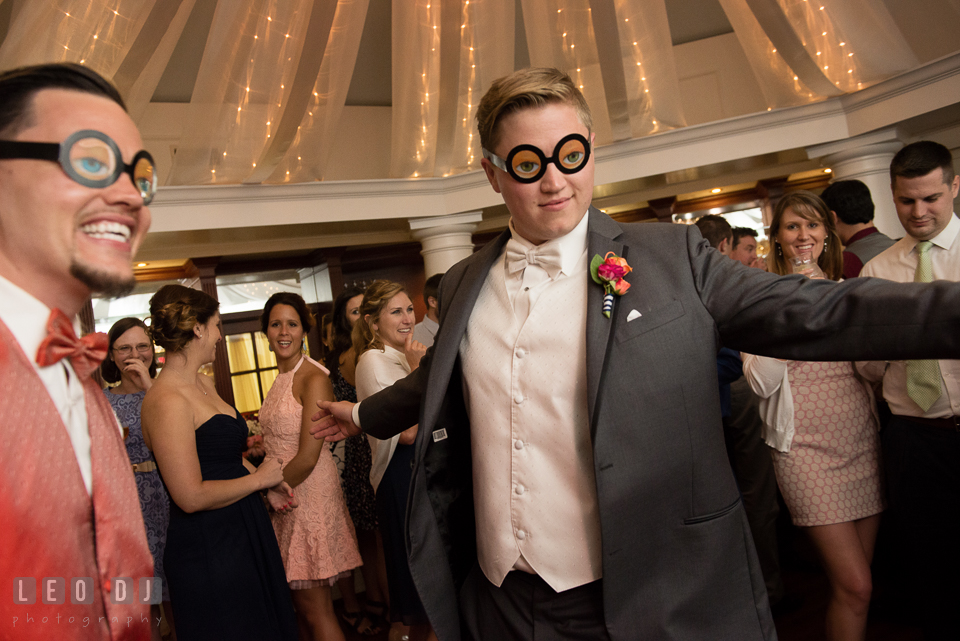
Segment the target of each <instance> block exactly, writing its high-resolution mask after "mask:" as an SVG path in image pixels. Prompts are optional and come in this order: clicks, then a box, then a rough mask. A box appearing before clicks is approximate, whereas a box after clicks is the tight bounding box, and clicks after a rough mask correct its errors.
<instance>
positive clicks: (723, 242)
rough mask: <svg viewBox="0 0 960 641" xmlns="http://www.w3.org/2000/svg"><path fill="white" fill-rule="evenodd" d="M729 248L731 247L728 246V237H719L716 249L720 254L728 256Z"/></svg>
mask: <svg viewBox="0 0 960 641" xmlns="http://www.w3.org/2000/svg"><path fill="white" fill-rule="evenodd" d="M730 249H731V247H730V239H729V238H721V239H720V244H719V245H718V246H717V251H719V252H720V253H721V254H723V255H724V256H729V255H730Z"/></svg>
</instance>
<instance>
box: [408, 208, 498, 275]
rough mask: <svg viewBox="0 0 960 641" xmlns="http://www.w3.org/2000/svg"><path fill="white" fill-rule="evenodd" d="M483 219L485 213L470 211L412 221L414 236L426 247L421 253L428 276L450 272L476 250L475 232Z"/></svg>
mask: <svg viewBox="0 0 960 641" xmlns="http://www.w3.org/2000/svg"><path fill="white" fill-rule="evenodd" d="M482 219H483V212H481V211H468V212H464V213H460V214H450V215H448V216H430V217H428V218H411V219H409V220H408V222H409V224H410V231H411V233H412V235H413V237H414V238H416V239H417V240H419V241H420V244H421V245H422V246H423V249H421V250H420V254H421V255H422V256H423V265H424V272H425V274H426V276H427V277H428V278H429V277H430V276H433V275H434V274H440V273H443V272H445V271H447V270H448V269H450V268H451V267H453V265H455V264H456V263H458V262H459V261H461V260H463V259H464V258H466V257H468V256H469V255H470V254H472V253H473V236H472V234H473V232H474V230H476V228H477V224H478V223H479V222H480V221H481V220H482Z"/></svg>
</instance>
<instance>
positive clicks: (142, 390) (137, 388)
mask: <svg viewBox="0 0 960 641" xmlns="http://www.w3.org/2000/svg"><path fill="white" fill-rule="evenodd" d="M147 331H148V330H147V326H146V325H145V324H144V322H143V321H142V320H140V319H139V318H121V319H120V320H118V321H117V322H116V323H114V324H113V327H111V328H110V331H109V332H108V333H107V340H108V341H109V347H108V350H107V357H106V358H105V359H103V362H102V363H101V364H100V375H101V376H103V380H105V381H106V382H108V383H119V385H117V386H116V387H108V388H107V389H105V390H103V393H104V394H106V396H107V400H108V401H110V405H111V406H112V407H113V411H114V413H116V415H117V418H118V419H119V420H120V425H122V426H123V432H124V438H125V442H126V446H127V455H128V456H129V457H130V462H131V463H132V464H133V475H134V479H136V481H137V494H139V495H140V511H141V512H142V513H143V525H144V527H145V528H146V530H147V544H148V545H149V546H150V554H151V555H152V556H153V575H154V576H156V577H159V578H160V579H161V584H162V586H163V613H164V616H166V618H167V624H168V625H169V626H170V639H173V640H175V639H176V638H177V635H176V632H175V631H174V630H173V615H172V614H171V609H170V592H169V590H168V589H167V577H166V575H165V574H164V572H163V550H164V547H165V546H166V543H167V524H168V523H169V521H170V497H169V496H168V495H167V490H166V489H165V488H164V487H163V482H162V481H161V480H160V474H159V473H158V472H157V462H156V461H155V460H154V459H153V454H152V453H151V452H150V450H148V449H147V445H146V443H144V442H143V430H142V429H141V427H140V406H141V405H143V397H144V395H145V394H146V393H147V390H148V389H150V386H151V385H153V379H154V377H155V376H156V375H157V359H156V357H155V355H154V352H153V341H152V340H150V335H149V334H148V333H147ZM150 609H151V611H152V613H151V616H152V617H153V618H154V620H156V619H158V618H159V617H160V612H159V610H160V608H159V606H157V605H153V606H151V608H150ZM150 630H151V634H152V636H153V639H154V641H159V639H160V627H159V626H155V625H151V626H150Z"/></svg>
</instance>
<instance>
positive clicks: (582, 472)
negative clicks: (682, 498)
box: [460, 253, 601, 592]
mask: <svg viewBox="0 0 960 641" xmlns="http://www.w3.org/2000/svg"><path fill="white" fill-rule="evenodd" d="M530 269H531V268H527V271H530ZM536 269H538V270H539V268H536ZM586 270H587V255H586V253H584V255H583V256H581V258H580V261H579V262H578V263H577V267H576V269H574V270H573V275H572V276H571V277H567V276H565V275H564V274H561V275H560V276H559V277H558V278H557V280H555V281H549V280H547V281H546V282H543V283H541V284H539V285H535V286H533V288H532V290H533V291H529V292H525V291H523V288H521V291H520V293H519V294H518V296H527V295H529V296H530V299H529V300H530V309H529V316H528V317H527V318H526V319H523V318H522V314H523V313H524V312H525V311H526V305H525V304H524V302H523V301H518V303H517V308H518V309H519V310H520V315H519V316H518V314H517V313H515V311H514V305H512V304H511V301H510V299H509V295H508V293H507V288H506V284H505V269H504V256H503V255H501V256H500V259H499V260H498V261H497V262H496V263H495V264H494V266H493V267H492V268H491V270H490V273H489V275H488V276H487V279H486V282H485V283H484V285H483V288H482V290H481V292H480V296H479V298H478V299H477V302H476V304H475V306H474V308H473V312H472V313H471V315H470V320H469V322H468V325H467V331H466V333H465V334H464V337H463V340H462V342H461V344H460V355H461V358H462V363H463V380H464V395H465V398H466V400H467V409H468V412H469V416H470V425H471V447H472V451H473V493H474V502H475V509H476V522H477V548H478V556H479V562H480V567H481V569H482V570H483V572H484V574H485V575H486V577H487V579H489V580H490V581H491V582H492V583H493V584H495V585H497V586H499V585H500V584H501V583H502V582H503V579H504V577H505V576H506V575H507V573H508V572H510V571H511V570H513V569H521V570H525V571H528V572H530V571H532V572H535V573H536V574H538V575H540V577H541V578H543V579H544V580H545V581H546V582H547V583H548V584H549V585H550V586H551V587H552V588H553V589H554V590H556V591H558V592H561V591H563V590H568V589H571V588H574V587H577V586H579V585H583V584H585V583H589V582H592V581H595V580H597V579H599V578H600V577H601V550H600V520H599V510H598V505H597V489H596V479H595V476H594V468H593V445H592V443H591V440H590V421H589V416H588V409H587V406H588V403H587V382H586V314H587V311H588V310H587V309H586V300H587V287H588V284H589V276H588V275H587V271H586ZM540 271H541V272H542V270H540ZM527 282H528V279H526V278H525V279H524V286H526V285H527ZM594 311H595V312H596V313H597V314H599V313H601V312H600V310H599V309H597V310H594Z"/></svg>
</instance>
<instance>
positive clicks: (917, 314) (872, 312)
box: [360, 208, 960, 641]
mask: <svg viewBox="0 0 960 641" xmlns="http://www.w3.org/2000/svg"><path fill="white" fill-rule="evenodd" d="M588 215H589V216H590V219H589V233H588V245H589V247H588V255H589V257H592V256H593V255H595V254H599V255H601V256H603V255H605V254H606V253H607V252H609V251H612V252H616V253H617V254H618V255H620V256H622V257H624V258H626V259H627V261H628V262H629V264H630V265H631V266H632V267H633V269H634V271H633V273H632V274H630V276H629V277H628V282H630V283H631V285H632V286H631V288H630V290H629V291H628V292H627V293H626V294H625V295H624V296H622V297H620V298H618V299H617V301H616V304H615V307H614V310H613V313H612V317H611V318H609V319H608V318H605V317H604V316H603V315H602V313H601V301H602V296H603V291H602V288H601V287H600V286H599V285H594V284H591V285H590V289H589V295H588V300H586V301H584V304H586V305H587V384H588V389H589V411H590V416H591V422H590V427H591V432H592V437H593V447H594V465H595V472H596V479H597V493H598V497H599V503H600V524H601V531H602V539H603V595H604V596H603V598H604V616H605V621H606V624H607V628H608V630H609V632H610V635H611V637H612V638H613V639H641V638H642V639H683V640H684V641H690V640H696V639H702V640H704V641H719V640H723V639H730V640H736V641H744V640H747V639H774V638H776V632H775V630H774V627H773V621H772V619H771V616H770V609H769V606H768V604H767V598H766V593H765V589H764V583H763V578H762V576H761V573H760V569H759V565H758V563H757V559H756V553H755V551H754V548H753V542H752V539H751V537H750V532H749V528H748V525H747V521H746V517H745V515H744V511H743V506H742V504H741V501H740V495H739V492H738V491H737V486H736V484H735V482H734V479H733V476H732V474H731V471H730V465H729V463H728V461H727V456H726V451H725V448H724V440H723V432H722V427H721V422H720V407H719V394H718V385H717V369H716V355H717V350H718V348H719V346H720V345H721V342H722V343H723V344H724V345H726V346H728V347H731V348H734V349H738V350H742V351H748V352H751V353H756V354H766V355H770V356H777V357H781V358H790V359H798V360H874V359H895V358H904V357H907V356H910V357H926V356H934V355H936V354H940V355H941V356H949V357H951V358H956V357H960V332H957V331H956V328H957V327H958V326H960V325H958V321H960V285H952V284H946V283H934V284H931V285H927V286H923V285H915V284H891V283H888V282H886V281H881V280H878V279H855V280H851V281H847V282H845V283H840V284H837V283H834V282H832V281H813V280H809V279H806V278H804V277H801V276H787V277H778V276H775V275H772V274H767V273H765V272H762V271H760V270H757V269H751V268H747V267H744V266H742V265H741V264H740V263H739V262H737V261H733V260H730V259H728V258H726V257H724V256H721V255H720V254H719V253H717V252H716V251H714V250H713V249H710V248H709V245H708V244H707V243H706V241H704V240H703V239H702V238H701V236H700V233H699V231H698V230H697V229H696V228H695V227H692V226H691V227H681V226H679V225H658V224H635V225H621V224H619V223H616V222H615V221H613V220H612V219H610V218H609V217H607V216H606V215H605V214H602V213H601V212H599V211H597V210H595V209H592V208H591V210H590V212H589V214H588ZM508 238H509V232H505V233H504V235H502V236H501V237H500V238H498V239H497V240H496V241H494V242H491V243H489V244H488V245H487V246H486V247H484V248H483V249H481V250H480V251H479V252H477V253H476V254H474V255H473V256H471V257H469V258H467V259H466V260H464V261H462V262H460V263H458V264H457V265H455V266H454V267H453V268H451V269H450V270H449V271H448V272H447V274H446V275H445V276H444V279H443V282H442V283H441V286H440V297H439V300H440V330H439V332H438V333H437V336H436V341H435V343H434V346H433V347H432V348H431V349H430V350H429V351H428V353H427V355H426V356H425V357H424V360H423V361H422V362H421V366H420V367H419V368H418V369H417V370H415V371H414V373H413V374H411V375H410V376H408V377H407V378H405V379H403V380H401V381H398V382H397V383H396V384H395V385H393V386H392V387H390V388H387V389H385V390H383V391H382V392H380V393H379V394H376V395H374V396H372V397H370V398H368V399H367V400H365V401H364V402H363V403H362V404H361V406H360V420H361V422H362V424H363V427H364V430H365V431H366V432H368V433H370V434H372V435H374V436H377V437H385V436H387V435H390V434H394V433H397V432H399V431H400V430H402V429H404V428H406V427H408V426H410V425H412V424H414V423H415V422H419V424H420V430H419V433H418V435H417V442H416V447H417V454H416V459H415V470H414V475H413V481H412V483H411V488H410V489H411V492H410V497H409V499H408V505H407V549H408V554H409V559H410V569H411V573H412V575H413V578H414V581H415V582H416V585H417V589H418V591H419V593H420V597H421V600H422V601H423V604H424V607H425V608H426V611H427V614H428V616H429V618H430V621H431V623H432V624H433V627H434V629H435V630H436V632H437V635H438V636H439V638H440V639H441V640H443V641H454V640H457V639H459V638H460V623H459V614H458V606H457V595H458V590H459V588H460V587H461V585H462V583H463V580H464V578H465V577H466V574H467V572H468V571H469V570H470V569H471V567H472V566H473V565H474V563H475V562H476V540H475V537H476V534H475V522H474V512H473V494H472V478H471V454H470V425H469V421H468V418H467V412H466V408H465V405H464V400H463V391H462V380H461V369H460V358H459V346H460V340H461V338H462V337H463V334H464V331H465V329H466V326H467V320H468V319H469V317H470V313H471V310H472V309H473V305H474V303H475V302H476V299H477V296H478V294H479V292H480V288H481V286H482V285H483V282H484V279H485V278H486V276H487V273H488V272H489V270H490V267H491V265H492V264H493V262H494V261H495V260H496V258H497V256H498V255H499V254H500V251H501V249H502V247H503V245H504V244H505V243H506V240H507V239H508ZM634 309H636V310H637V311H639V312H640V314H641V316H640V317H639V318H637V319H635V320H633V321H631V322H629V323H628V322H627V320H626V319H627V315H628V314H629V313H630V311H631V310H634ZM934 352H936V354H935V353H934ZM441 429H442V430H446V438H443V439H439V435H436V436H435V433H436V432H438V431H439V430H441ZM435 438H436V439H437V440H435Z"/></svg>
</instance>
